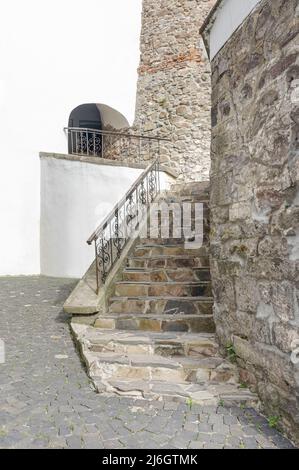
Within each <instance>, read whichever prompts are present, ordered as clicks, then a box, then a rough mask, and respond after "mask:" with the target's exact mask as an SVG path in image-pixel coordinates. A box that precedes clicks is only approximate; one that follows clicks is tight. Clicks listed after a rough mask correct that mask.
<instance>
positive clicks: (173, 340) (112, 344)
mask: <svg viewBox="0 0 299 470" xmlns="http://www.w3.org/2000/svg"><path fill="white" fill-rule="evenodd" d="M86 337H87V339H88V343H89V346H88V348H89V350H90V351H92V352H100V353H102V352H103V353H111V352H112V353H117V354H124V355H132V354H146V355H149V356H152V355H157V356H163V357H170V356H177V357H178V356H191V357H198V358H203V357H214V356H216V355H217V354H218V353H219V351H218V345H217V343H216V341H215V336H214V335H213V334H208V333H197V334H196V333H181V332H168V333H166V332H145V331H130V330H128V331H124V330H110V329H106V330H103V329H96V328H92V327H90V328H89V329H88V330H87V332H86ZM220 360H221V361H222V359H220Z"/></svg>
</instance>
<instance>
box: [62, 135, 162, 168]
mask: <svg viewBox="0 0 299 470" xmlns="http://www.w3.org/2000/svg"><path fill="white" fill-rule="evenodd" d="M64 131H65V133H66V134H67V136H68V152H69V154H71V155H80V156H89V157H101V158H106V159H110V160H122V159H124V160H125V159H128V158H130V157H131V159H132V160H134V161H135V162H141V161H150V160H153V158H154V156H155V154H156V155H157V154H158V153H159V152H160V142H161V141H168V139H164V138H158V137H155V136H147V135H138V134H133V133H129V132H115V131H108V130H95V129H88V128H81V127H65V128H64Z"/></svg>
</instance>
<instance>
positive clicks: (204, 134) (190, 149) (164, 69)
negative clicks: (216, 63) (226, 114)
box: [134, 0, 215, 181]
mask: <svg viewBox="0 0 299 470" xmlns="http://www.w3.org/2000/svg"><path fill="white" fill-rule="evenodd" d="M214 3H215V0H143V14H142V32H141V41H140V49H141V57H140V67H139V80H138V90H137V103H136V120H135V126H134V127H135V130H136V131H139V132H143V133H144V132H145V133H149V134H158V135H164V136H169V137H170V139H171V143H169V144H163V145H162V161H163V163H166V162H167V163H168V162H169V163H170V165H171V166H172V167H173V168H174V169H175V170H177V171H178V172H179V173H180V179H185V180H198V181H202V180H207V179H208V177H209V169H210V65H209V61H208V59H207V56H206V52H205V49H204V47H203V44H202V42H201V39H200V37H199V34H198V31H199V28H200V26H201V25H202V23H203V21H204V19H205V18H206V16H207V14H208V12H209V10H210V9H211V8H212V6H213V5H214Z"/></svg>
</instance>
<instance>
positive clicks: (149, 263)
mask: <svg viewBox="0 0 299 470" xmlns="http://www.w3.org/2000/svg"><path fill="white" fill-rule="evenodd" d="M128 265H129V267H132V268H134V267H135V268H204V267H205V268H209V266H210V260H209V257H208V256H192V255H180V256H171V255H168V256H163V255H161V256H158V255H157V256H143V257H140V256H131V257H129V258H128Z"/></svg>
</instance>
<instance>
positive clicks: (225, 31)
mask: <svg viewBox="0 0 299 470" xmlns="http://www.w3.org/2000/svg"><path fill="white" fill-rule="evenodd" d="M260 1H261V0H223V1H222V3H221V4H220V6H219V8H218V9H217V11H216V13H215V15H214V18H213V19H212V22H211V28H210V35H209V42H210V59H211V60H212V59H213V57H215V55H216V54H217V52H219V51H220V49H221V48H222V47H223V46H224V44H225V43H226V41H227V40H228V39H229V38H230V37H231V35H232V34H233V32H234V31H236V29H238V27H239V26H240V25H241V24H242V23H243V21H244V20H245V18H246V17H247V16H248V15H249V13H250V12H251V11H252V10H253V8H254V7H255V6H256V5H257V4H258V3H260Z"/></svg>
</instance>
